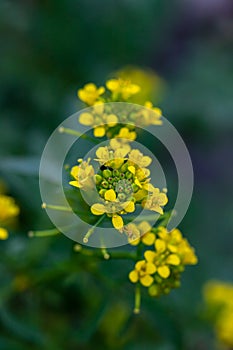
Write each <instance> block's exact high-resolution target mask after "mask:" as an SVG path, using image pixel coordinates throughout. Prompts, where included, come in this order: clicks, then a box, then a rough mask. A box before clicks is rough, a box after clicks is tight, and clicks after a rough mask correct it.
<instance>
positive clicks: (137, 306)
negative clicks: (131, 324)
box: [133, 282, 141, 314]
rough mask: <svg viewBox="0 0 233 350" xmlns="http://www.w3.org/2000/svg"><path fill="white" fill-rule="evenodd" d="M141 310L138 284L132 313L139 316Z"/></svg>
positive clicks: (139, 286) (138, 284)
mask: <svg viewBox="0 0 233 350" xmlns="http://www.w3.org/2000/svg"><path fill="white" fill-rule="evenodd" d="M140 308H141V285H140V283H139V282H138V283H137V284H136V287H135V303H134V311H133V312H134V313H135V314H139V313H140Z"/></svg>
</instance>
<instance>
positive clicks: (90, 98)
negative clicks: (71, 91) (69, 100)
mask: <svg viewBox="0 0 233 350" xmlns="http://www.w3.org/2000/svg"><path fill="white" fill-rule="evenodd" d="M104 92H105V88H104V87H103V86H101V87H99V88H97V86H96V85H95V84H93V83H89V84H86V85H84V87H83V89H79V90H78V97H79V98H80V100H81V101H83V102H85V103H87V104H88V105H90V106H91V105H93V104H94V103H95V102H96V100H97V99H98V98H99V97H100V96H101V95H102V94H103V93H104Z"/></svg>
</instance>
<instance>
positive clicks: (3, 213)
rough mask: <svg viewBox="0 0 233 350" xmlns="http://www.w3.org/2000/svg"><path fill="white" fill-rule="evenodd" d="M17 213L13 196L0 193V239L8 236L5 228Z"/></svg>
mask: <svg viewBox="0 0 233 350" xmlns="http://www.w3.org/2000/svg"><path fill="white" fill-rule="evenodd" d="M18 214H19V207H18V206H17V205H16V204H15V201H14V199H13V198H11V197H8V196H5V195H2V194H1V195H0V239H2V240H4V239H7V238H8V231H7V229H6V228H5V227H6V226H8V225H9V224H11V222H12V221H13V220H14V218H15V217H16V216H18Z"/></svg>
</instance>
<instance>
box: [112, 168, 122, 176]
mask: <svg viewBox="0 0 233 350" xmlns="http://www.w3.org/2000/svg"><path fill="white" fill-rule="evenodd" d="M112 175H113V176H116V177H118V176H119V175H120V173H119V171H118V170H117V169H114V170H113V172H112Z"/></svg>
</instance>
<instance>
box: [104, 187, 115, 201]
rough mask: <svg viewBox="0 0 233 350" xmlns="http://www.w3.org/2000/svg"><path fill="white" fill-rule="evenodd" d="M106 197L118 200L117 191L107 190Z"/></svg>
mask: <svg viewBox="0 0 233 350" xmlns="http://www.w3.org/2000/svg"><path fill="white" fill-rule="evenodd" d="M104 198H105V199H106V201H110V202H114V201H115V200H116V192H115V191H114V190H113V189H111V190H108V191H106V192H105V194H104Z"/></svg>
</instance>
